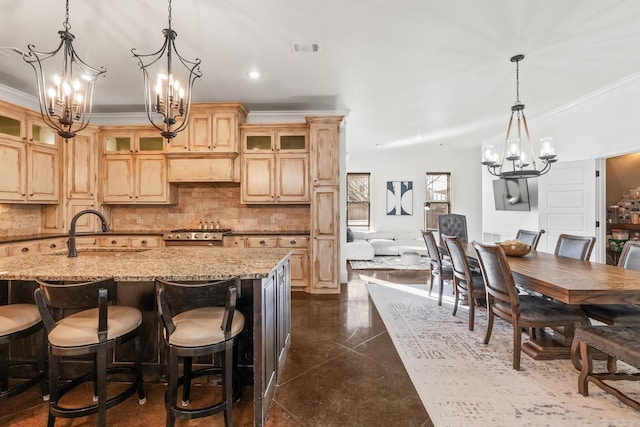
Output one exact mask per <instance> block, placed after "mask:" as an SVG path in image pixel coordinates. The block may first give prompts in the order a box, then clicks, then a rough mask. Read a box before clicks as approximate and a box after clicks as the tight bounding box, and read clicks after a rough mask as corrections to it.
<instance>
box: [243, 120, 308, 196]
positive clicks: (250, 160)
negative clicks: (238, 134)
mask: <svg viewBox="0 0 640 427" xmlns="http://www.w3.org/2000/svg"><path fill="white" fill-rule="evenodd" d="M241 139H242V145H243V146H242V178H241V202H242V203H245V204H249V203H261V204H264V203H269V204H270V203H287V204H299V203H305V204H306V203H309V145H308V136H307V128H306V126H305V125H271V126H265V125H259V126H258V125H250V124H249V125H243V126H242V138H241Z"/></svg>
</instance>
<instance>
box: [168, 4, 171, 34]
mask: <svg viewBox="0 0 640 427" xmlns="http://www.w3.org/2000/svg"><path fill="white" fill-rule="evenodd" d="M168 10H169V29H171V0H169V7H168Z"/></svg>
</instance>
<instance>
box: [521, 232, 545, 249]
mask: <svg viewBox="0 0 640 427" xmlns="http://www.w3.org/2000/svg"><path fill="white" fill-rule="evenodd" d="M542 233H544V231H542V230H541V231H529V230H518V232H517V233H516V240H520V241H521V242H523V243H526V244H527V245H529V246H531V250H534V251H535V250H536V248H537V247H538V242H539V241H540V236H542Z"/></svg>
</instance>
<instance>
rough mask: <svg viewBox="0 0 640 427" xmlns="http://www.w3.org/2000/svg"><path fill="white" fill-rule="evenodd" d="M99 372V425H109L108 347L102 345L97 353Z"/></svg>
mask: <svg viewBox="0 0 640 427" xmlns="http://www.w3.org/2000/svg"><path fill="white" fill-rule="evenodd" d="M96 365H97V369H98V370H97V372H96V373H95V376H96V383H97V385H98V425H99V426H100V427H106V425H107V346H106V345H101V346H100V347H99V348H98V351H97V352H96Z"/></svg>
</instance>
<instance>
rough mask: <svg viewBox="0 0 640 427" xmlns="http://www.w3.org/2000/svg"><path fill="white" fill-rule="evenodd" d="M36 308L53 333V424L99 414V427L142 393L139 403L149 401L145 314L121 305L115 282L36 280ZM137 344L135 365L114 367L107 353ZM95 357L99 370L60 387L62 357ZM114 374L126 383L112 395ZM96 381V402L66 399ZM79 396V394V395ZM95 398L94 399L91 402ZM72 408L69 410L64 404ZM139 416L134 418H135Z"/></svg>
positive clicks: (50, 354) (50, 349) (49, 333)
mask: <svg viewBox="0 0 640 427" xmlns="http://www.w3.org/2000/svg"><path fill="white" fill-rule="evenodd" d="M36 282H37V283H38V285H39V287H38V288H37V289H36V290H35V292H34V297H35V300H36V305H37V306H38V311H39V313H40V316H41V317H42V321H43V323H44V326H45V328H46V330H47V344H48V357H49V420H48V425H49V426H50V427H53V425H54V424H55V419H56V418H58V417H61V418H76V417H83V416H87V415H91V414H98V425H99V426H100V427H105V426H106V425H107V409H109V408H112V407H113V406H115V405H118V404H120V403H122V402H124V401H125V400H126V399H128V398H129V396H131V395H132V394H133V393H135V392H136V390H137V392H138V402H139V403H140V404H141V405H142V404H143V403H145V402H146V395H145V392H144V388H143V384H142V370H141V368H142V340H141V335H140V331H141V329H142V313H141V312H140V310H138V309H137V308H135V307H127V306H124V305H115V304H114V303H115V302H116V300H117V296H116V290H117V289H116V284H115V281H114V279H113V278H110V279H104V280H97V281H93V282H84V283H73V284H60V283H48V282H44V281H41V280H36ZM130 340H134V347H135V361H134V364H133V366H131V367H124V366H112V367H109V362H108V359H109V358H108V357H107V352H108V350H110V349H113V348H115V347H116V345H118V344H120V343H124V342H127V341H130ZM87 356H89V357H91V358H92V359H93V369H92V370H91V371H90V372H89V373H87V374H85V375H82V376H79V377H76V378H74V379H73V380H72V381H71V382H68V383H65V384H64V385H63V386H60V384H59V381H60V378H59V374H60V364H61V359H62V358H65V359H66V358H71V359H75V358H77V357H87ZM114 375H115V376H117V377H118V378H120V380H122V381H126V382H127V385H126V387H124V388H121V389H118V393H117V394H115V395H114V394H112V393H109V394H107V383H108V382H113V381H114V378H115V377H114ZM86 382H92V383H93V403H91V404H88V405H86V406H82V407H78V406H74V405H69V403H70V402H65V399H63V396H64V395H65V394H66V393H67V392H70V391H72V390H73V389H76V388H77V387H78V386H80V385H82V384H84V383H86ZM74 394H75V393H74ZM89 400H90V399H89ZM64 405H66V406H64ZM132 416H133V414H132Z"/></svg>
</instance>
